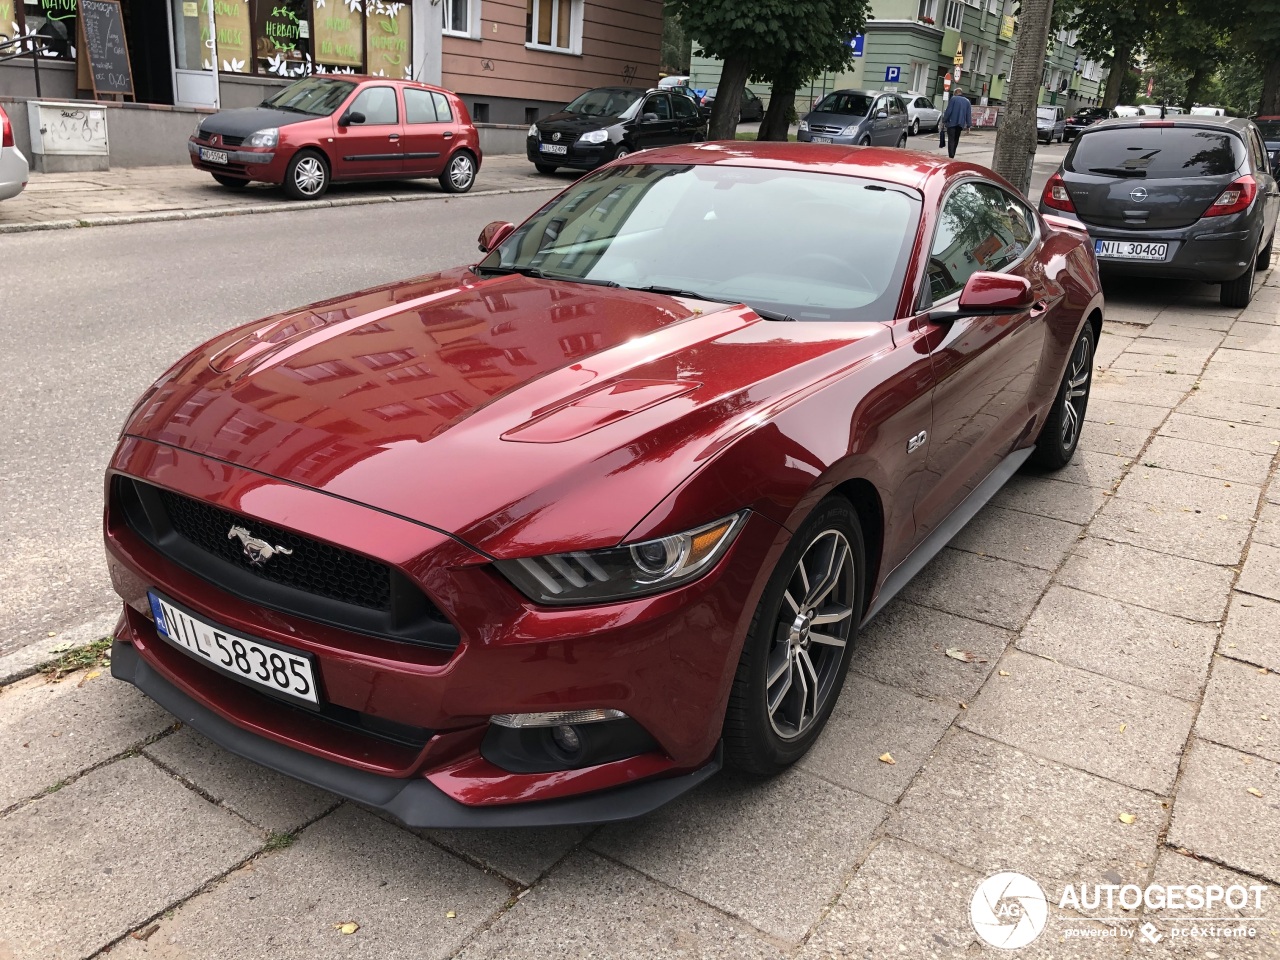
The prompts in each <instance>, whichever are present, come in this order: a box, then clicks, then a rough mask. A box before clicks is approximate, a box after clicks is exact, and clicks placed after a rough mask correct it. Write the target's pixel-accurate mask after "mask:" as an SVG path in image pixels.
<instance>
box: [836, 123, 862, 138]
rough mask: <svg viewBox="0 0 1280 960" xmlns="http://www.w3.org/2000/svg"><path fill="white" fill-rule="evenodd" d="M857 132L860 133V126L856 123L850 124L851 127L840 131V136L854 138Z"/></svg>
mask: <svg viewBox="0 0 1280 960" xmlns="http://www.w3.org/2000/svg"><path fill="white" fill-rule="evenodd" d="M857 132H858V125H857V124H856V123H851V124H849V126H847V127H845V128H844V129H843V130H841V131H840V136H842V137H852V136H853V135H854V134H855V133H857Z"/></svg>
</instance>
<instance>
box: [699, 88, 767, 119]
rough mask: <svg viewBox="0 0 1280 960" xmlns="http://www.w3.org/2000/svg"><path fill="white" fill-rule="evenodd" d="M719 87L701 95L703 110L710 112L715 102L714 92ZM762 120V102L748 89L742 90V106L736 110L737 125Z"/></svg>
mask: <svg viewBox="0 0 1280 960" xmlns="http://www.w3.org/2000/svg"><path fill="white" fill-rule="evenodd" d="M719 89H720V88H719V87H712V88H711V89H709V90H708V91H707V92H706V93H704V94H703V95H702V106H703V109H705V110H707V111H708V112H710V110H711V107H712V105H714V104H715V102H716V91H717V90H719ZM763 119H764V101H763V100H761V99H760V98H759V97H757V96H756V95H755V94H754V93H752V92H751V88H750V87H743V88H742V106H741V108H740V109H739V110H738V122H739V123H743V122H746V123H754V122H755V121H757V120H763Z"/></svg>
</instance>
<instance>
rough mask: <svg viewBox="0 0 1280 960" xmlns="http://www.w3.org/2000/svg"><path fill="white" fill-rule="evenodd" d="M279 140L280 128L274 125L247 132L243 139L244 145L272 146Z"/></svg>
mask: <svg viewBox="0 0 1280 960" xmlns="http://www.w3.org/2000/svg"><path fill="white" fill-rule="evenodd" d="M279 142H280V130H279V129H278V128H276V127H268V128H267V129H266V130H259V131H258V132H257V133H251V134H249V136H248V138H247V139H246V140H245V142H244V145H245V146H246V147H274V146H275V145H276V144H277V143H279Z"/></svg>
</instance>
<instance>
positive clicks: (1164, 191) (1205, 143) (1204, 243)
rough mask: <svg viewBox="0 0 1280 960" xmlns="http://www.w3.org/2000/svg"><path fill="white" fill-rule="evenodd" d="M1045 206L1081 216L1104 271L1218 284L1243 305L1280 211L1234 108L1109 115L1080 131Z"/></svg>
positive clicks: (1260, 150) (1255, 143) (1262, 152)
mask: <svg viewBox="0 0 1280 960" xmlns="http://www.w3.org/2000/svg"><path fill="white" fill-rule="evenodd" d="M1040 210H1041V212H1043V213H1052V214H1056V215H1059V216H1071V217H1074V218H1075V219H1078V220H1079V221H1080V222H1081V223H1083V224H1084V225H1085V226H1086V227H1087V229H1088V230H1089V235H1090V236H1091V237H1092V239H1093V242H1094V251H1095V253H1096V254H1097V256H1098V262H1099V264H1100V266H1101V267H1102V269H1103V271H1104V273H1113V274H1114V273H1125V274H1132V275H1137V276H1149V277H1180V278H1187V279H1194V280H1203V281H1207V282H1210V283H1220V284H1222V292H1221V298H1222V302H1223V304H1225V305H1227V306H1231V307H1243V306H1246V305H1247V304H1248V303H1249V301H1250V300H1251V299H1252V297H1253V288H1254V284H1255V273H1256V272H1257V271H1260V270H1262V269H1264V267H1265V266H1266V265H1267V263H1269V261H1270V258H1271V246H1272V243H1273V240H1274V236H1275V229H1276V214H1277V212H1278V211H1280V189H1278V187H1277V183H1276V179H1275V176H1274V174H1273V169H1272V164H1271V160H1270V157H1269V156H1268V154H1267V150H1266V147H1265V146H1264V144H1263V141H1262V138H1261V137H1260V135H1259V133H1258V130H1257V128H1256V127H1255V126H1254V124H1252V123H1251V122H1250V121H1248V120H1243V119H1238V118H1226V117H1224V118H1217V117H1189V118H1186V119H1181V118H1180V119H1176V120H1142V121H1138V120H1108V121H1104V122H1102V123H1099V124H1095V125H1094V126H1091V127H1088V128H1087V129H1085V130H1083V131H1081V133H1080V136H1079V137H1078V138H1077V139H1076V141H1075V142H1074V143H1073V145H1072V147H1071V150H1070V151H1068V153H1067V156H1066V157H1065V158H1064V160H1063V162H1062V166H1061V167H1060V168H1059V170H1058V171H1057V172H1056V173H1055V174H1054V175H1053V176H1052V177H1050V178H1049V182H1048V183H1047V184H1045V188H1044V192H1043V194H1042V195H1041V198H1040Z"/></svg>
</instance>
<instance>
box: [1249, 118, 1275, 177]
mask: <svg viewBox="0 0 1280 960" xmlns="http://www.w3.org/2000/svg"><path fill="white" fill-rule="evenodd" d="M1254 123H1256V124H1257V125H1258V132H1259V133H1260V134H1262V142H1263V143H1264V144H1265V145H1266V147H1267V155H1268V156H1270V157H1271V171H1272V173H1276V172H1280V117H1255V118H1254Z"/></svg>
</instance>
